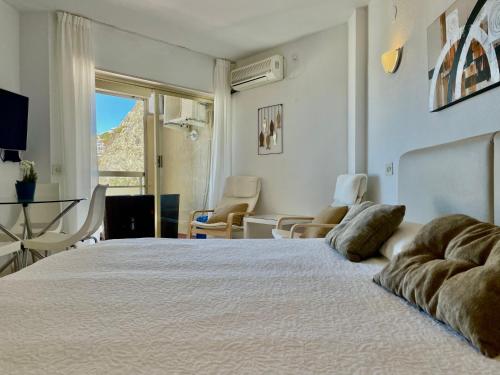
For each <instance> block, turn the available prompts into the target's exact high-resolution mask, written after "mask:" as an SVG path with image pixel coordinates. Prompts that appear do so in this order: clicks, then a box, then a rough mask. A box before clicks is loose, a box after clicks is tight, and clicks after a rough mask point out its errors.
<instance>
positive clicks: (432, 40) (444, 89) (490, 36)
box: [427, 0, 500, 112]
mask: <svg viewBox="0 0 500 375" xmlns="http://www.w3.org/2000/svg"><path fill="white" fill-rule="evenodd" d="M427 40H428V41H427V48H428V57H429V77H428V79H429V86H430V88H429V91H430V92H429V109H430V111H431V112H435V111H439V110H442V109H444V108H447V107H449V106H451V105H454V104H457V103H459V102H461V101H463V100H466V99H468V98H470V97H472V96H475V95H479V94H481V93H483V92H485V91H487V90H490V89H492V88H494V87H497V86H499V85H500V68H499V62H500V59H499V56H500V0H457V1H455V2H454V3H453V4H452V5H451V6H450V7H449V8H448V9H447V10H446V11H445V12H444V13H443V14H442V15H441V16H440V17H439V18H438V19H437V20H436V21H435V22H434V23H433V24H432V25H431V26H430V27H429V29H428V32H427Z"/></svg>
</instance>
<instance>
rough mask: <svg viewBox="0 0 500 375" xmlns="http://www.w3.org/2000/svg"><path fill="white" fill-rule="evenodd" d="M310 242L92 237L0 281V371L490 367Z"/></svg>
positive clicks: (499, 369) (367, 273)
mask: <svg viewBox="0 0 500 375" xmlns="http://www.w3.org/2000/svg"><path fill="white" fill-rule="evenodd" d="M380 267H381V265H380V263H378V264H377V262H371V263H369V264H353V263H349V262H347V261H346V260H344V259H343V258H341V257H340V256H338V255H337V254H335V253H333V252H332V251H330V249H329V248H328V247H327V246H326V245H324V244H323V242H322V241H318V240H295V241H171V240H129V241H119V242H109V243H104V244H101V245H98V246H95V247H90V248H85V249H80V250H74V251H70V252H66V253H63V254H59V255H56V256H53V257H51V258H49V259H46V260H44V261H42V262H39V263H37V264H35V265H34V266H32V267H30V268H28V269H26V270H24V271H22V272H19V273H18V274H15V275H12V276H9V277H6V278H4V279H1V280H0V328H1V330H2V331H1V333H0V335H1V336H0V337H1V339H0V373H1V374H3V375H7V374H22V375H27V374H51V375H53V374H86V375H88V374H106V375H112V374H148V375H154V374H454V375H455V374H496V375H498V374H500V362H498V361H494V360H490V359H487V358H485V357H483V356H481V355H480V354H479V353H478V352H476V351H475V350H474V349H473V348H472V347H470V346H469V345H468V344H467V343H466V342H465V341H464V340H462V339H461V338H460V337H458V336H457V335H455V334H453V333H452V332H451V331H449V330H448V329H446V328H445V327H443V326H442V325H440V324H438V323H435V322H434V321H433V320H431V319H430V318H428V317H427V316H425V315H423V314H421V313H419V312H418V311H416V310H415V309H413V308H412V307H410V306H408V305H407V304H405V303H404V302H403V301H402V300H400V299H398V298H397V297H394V296H392V295H390V294H389V293H387V292H385V291H384V290H382V289H381V288H379V287H377V286H376V285H375V284H373V283H372V281H371V279H372V276H373V275H374V274H375V273H376V272H377V271H378V270H379V269H380Z"/></svg>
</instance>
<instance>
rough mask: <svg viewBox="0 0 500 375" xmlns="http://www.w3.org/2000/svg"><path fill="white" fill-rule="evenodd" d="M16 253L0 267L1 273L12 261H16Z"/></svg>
mask: <svg viewBox="0 0 500 375" xmlns="http://www.w3.org/2000/svg"><path fill="white" fill-rule="evenodd" d="M17 255H18V254H14V255H13V256H12V258H11V259H10V260H9V261H7V262H6V263H5V264H4V265H3V266H1V267H0V274H1V273H3V271H5V270H6V269H7V268H8V267H9V266H10V265H11V264H12V263H14V264H15V263H16V258H17Z"/></svg>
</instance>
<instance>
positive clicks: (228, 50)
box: [6, 0, 369, 60]
mask: <svg viewBox="0 0 500 375" xmlns="http://www.w3.org/2000/svg"><path fill="white" fill-rule="evenodd" d="M6 1H7V2H8V3H10V4H12V5H13V6H15V7H16V8H18V9H20V10H21V11H22V10H64V11H67V12H71V13H74V14H79V15H82V16H85V17H88V18H90V19H93V20H95V21H99V22H103V23H106V24H109V25H113V26H116V27H119V28H121V29H125V30H129V31H133V32H136V33H139V34H142V35H145V36H148V37H151V38H154V39H158V40H162V41H165V42H167V43H171V44H175V45H179V46H183V47H186V48H189V49H192V50H194V51H198V52H203V53H205V54H208V55H211V56H215V57H225V58H229V59H233V60H235V59H238V58H241V57H245V56H248V55H251V54H253V53H255V52H259V51H262V50H264V49H267V48H270V47H274V46H276V45H279V44H281V43H284V42H288V41H290V40H294V39H297V38H299V37H301V36H304V35H308V34H312V33H314V32H317V31H321V30H324V29H327V28H329V27H333V26H335V25H338V24H341V23H343V22H345V21H346V20H347V19H348V17H349V16H350V15H351V13H352V11H353V10H354V8H355V7H358V6H362V5H366V4H367V3H368V2H369V0H212V1H210V0H6Z"/></svg>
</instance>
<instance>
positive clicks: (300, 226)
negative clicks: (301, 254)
mask: <svg viewBox="0 0 500 375" xmlns="http://www.w3.org/2000/svg"><path fill="white" fill-rule="evenodd" d="M337 225H338V224H295V225H294V226H293V227H292V231H291V232H290V238H294V236H295V234H296V232H297V231H298V230H299V229H306V228H320V229H322V228H323V229H334V228H335V227H336V226H337Z"/></svg>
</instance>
